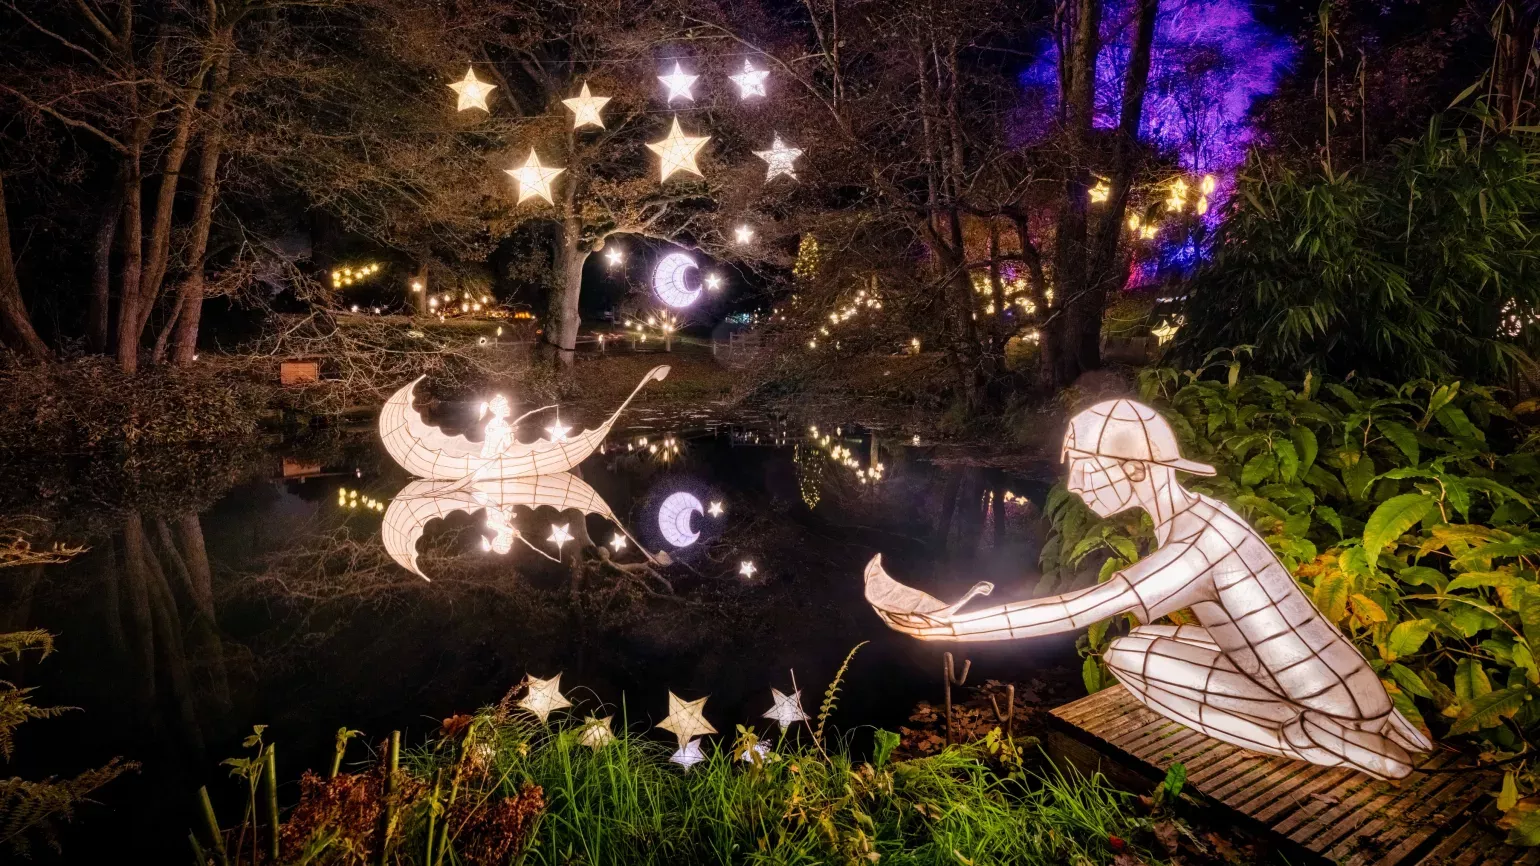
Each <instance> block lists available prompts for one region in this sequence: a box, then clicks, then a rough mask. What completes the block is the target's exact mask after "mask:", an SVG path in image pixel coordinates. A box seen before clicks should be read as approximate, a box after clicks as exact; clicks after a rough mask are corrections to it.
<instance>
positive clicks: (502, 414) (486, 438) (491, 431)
mask: <svg viewBox="0 0 1540 866" xmlns="http://www.w3.org/2000/svg"><path fill="white" fill-rule="evenodd" d="M512 414H513V407H512V406H510V405H508V398H507V397H504V396H503V395H501V394H497V395H495V396H493V397H492V399H491V400H490V401H488V402H486V403H482V404H481V417H483V418H486V419H487V426H486V431H485V432H484V433H483V434H482V437H481V457H482V458H483V459H486V460H491V459H492V458H494V457H498V456H500V455H502V453H503V452H504V451H507V450H508V446H509V445H512V444H513V425H512V424H509V423H508V416H510V415H512ZM488 415H490V416H491V417H490V418H488V417H487V416H488Z"/></svg>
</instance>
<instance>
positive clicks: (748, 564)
mask: <svg viewBox="0 0 1540 866" xmlns="http://www.w3.org/2000/svg"><path fill="white" fill-rule="evenodd" d="M758 570H759V569H757V568H755V567H754V563H753V562H752V561H751V560H747V559H745V560H744V561H743V562H740V563H738V573H739V574H741V575H743V576H744V577H753V576H754V572H756V571H758Z"/></svg>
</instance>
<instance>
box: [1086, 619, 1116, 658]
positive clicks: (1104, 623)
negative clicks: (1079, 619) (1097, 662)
mask: <svg viewBox="0 0 1540 866" xmlns="http://www.w3.org/2000/svg"><path fill="white" fill-rule="evenodd" d="M1110 625H1112V620H1110V619H1104V620H1100V621H1098V622H1096V623H1094V624H1092V626H1091V627H1090V628H1089V629H1086V633H1085V635H1086V642H1087V643H1088V644H1090V645H1091V649H1092V650H1096V651H1100V650H1101V648H1102V644H1103V643H1105V642H1106V640H1107V627H1108V626H1110Z"/></svg>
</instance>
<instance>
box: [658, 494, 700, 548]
mask: <svg viewBox="0 0 1540 866" xmlns="http://www.w3.org/2000/svg"><path fill="white" fill-rule="evenodd" d="M703 513H705V509H704V508H702V507H701V504H700V500H699V499H696V498H695V497H694V496H692V495H690V494H688V493H685V492H683V491H681V492H679V493H675V494H673V495H671V496H669V497H668V498H667V499H665V500H663V505H662V507H660V508H659V509H658V531H659V532H662V533H663V540H664V541H667V542H668V543H669V544H672V545H674V546H675V547H689V546H690V545H692V544H694V543H695V540H696V539H697V538H700V533H699V532H696V531H694V530H693V529H691V528H690V517H691V515H694V514H703Z"/></svg>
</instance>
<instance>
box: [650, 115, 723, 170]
mask: <svg viewBox="0 0 1540 866" xmlns="http://www.w3.org/2000/svg"><path fill="white" fill-rule="evenodd" d="M710 140H711V136H709V135H703V136H700V137H699V138H697V137H695V136H693V135H685V134H684V130H682V129H680V128H679V118H677V117H676V118H674V125H673V127H672V128H670V129H669V131H668V137H667V138H665V139H663V140H662V141H656V142H651V143H649V144H648V145H647V149H648V150H650V151H652V152H653V153H656V154H657V155H658V156H659V157H660V158H661V159H662V160H663V177H662V178H660V180H668V176H669V175H671V174H673V173H674V172H676V171H687V172H689V173H690V174H700V169H699V168H697V167H696V165H695V156H696V154H698V153H700V149H701V148H702V147H705V146H706V142H708V141H710Z"/></svg>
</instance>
